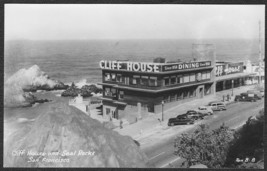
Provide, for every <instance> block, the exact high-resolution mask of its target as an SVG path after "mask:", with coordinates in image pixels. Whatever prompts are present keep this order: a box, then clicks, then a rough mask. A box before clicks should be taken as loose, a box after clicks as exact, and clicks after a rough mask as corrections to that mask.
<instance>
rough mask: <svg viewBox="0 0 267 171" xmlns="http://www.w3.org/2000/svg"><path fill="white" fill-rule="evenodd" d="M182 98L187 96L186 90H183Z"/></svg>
mask: <svg viewBox="0 0 267 171" xmlns="http://www.w3.org/2000/svg"><path fill="white" fill-rule="evenodd" d="M183 98H184V99H186V98H188V90H184V91H183Z"/></svg>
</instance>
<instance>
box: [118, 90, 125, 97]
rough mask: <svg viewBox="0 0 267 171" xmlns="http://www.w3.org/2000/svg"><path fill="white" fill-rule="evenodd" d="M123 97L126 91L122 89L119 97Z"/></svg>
mask: <svg viewBox="0 0 267 171" xmlns="http://www.w3.org/2000/svg"><path fill="white" fill-rule="evenodd" d="M123 97H124V91H120V93H119V98H120V99H123Z"/></svg>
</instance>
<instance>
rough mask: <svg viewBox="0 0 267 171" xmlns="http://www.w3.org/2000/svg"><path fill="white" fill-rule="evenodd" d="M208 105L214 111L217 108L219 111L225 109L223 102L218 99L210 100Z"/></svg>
mask: <svg viewBox="0 0 267 171" xmlns="http://www.w3.org/2000/svg"><path fill="white" fill-rule="evenodd" d="M208 106H210V107H211V109H212V110H213V111H216V110H219V111H221V110H226V106H225V104H224V103H223V102H220V101H213V102H210V103H209V104H208Z"/></svg>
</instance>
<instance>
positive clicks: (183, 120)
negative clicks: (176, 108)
mask: <svg viewBox="0 0 267 171" xmlns="http://www.w3.org/2000/svg"><path fill="white" fill-rule="evenodd" d="M194 121H195V120H194V119H192V118H188V116H187V115H186V114H183V115H178V116H177V117H176V118H170V119H169V121H168V126H174V125H184V124H186V125H189V124H194Z"/></svg>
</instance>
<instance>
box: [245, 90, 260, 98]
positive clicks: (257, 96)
mask: <svg viewBox="0 0 267 171" xmlns="http://www.w3.org/2000/svg"><path fill="white" fill-rule="evenodd" d="M247 94H254V95H255V96H256V98H257V99H261V98H262V97H263V96H262V94H261V92H260V91H258V90H248V91H247Z"/></svg>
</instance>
